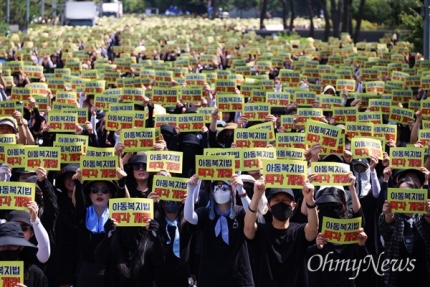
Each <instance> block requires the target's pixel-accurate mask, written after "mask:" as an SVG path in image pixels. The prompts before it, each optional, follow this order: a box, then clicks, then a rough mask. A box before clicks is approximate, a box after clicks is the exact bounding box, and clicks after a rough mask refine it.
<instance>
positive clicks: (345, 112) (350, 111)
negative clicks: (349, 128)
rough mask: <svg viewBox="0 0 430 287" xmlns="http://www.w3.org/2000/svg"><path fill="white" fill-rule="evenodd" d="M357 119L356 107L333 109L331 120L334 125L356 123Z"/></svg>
mask: <svg viewBox="0 0 430 287" xmlns="http://www.w3.org/2000/svg"><path fill="white" fill-rule="evenodd" d="M357 117H358V109H357V107H343V108H341V109H333V118H334V119H335V120H336V123H346V122H356V121H357Z"/></svg>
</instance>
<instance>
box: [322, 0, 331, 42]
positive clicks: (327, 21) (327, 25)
mask: <svg viewBox="0 0 430 287" xmlns="http://www.w3.org/2000/svg"><path fill="white" fill-rule="evenodd" d="M320 4H321V9H322V11H323V14H324V22H325V29H324V40H325V41H327V40H328V37H329V36H330V17H329V14H328V9H327V0H320Z"/></svg>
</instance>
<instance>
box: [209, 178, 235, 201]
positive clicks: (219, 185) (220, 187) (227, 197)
mask: <svg viewBox="0 0 430 287" xmlns="http://www.w3.org/2000/svg"><path fill="white" fill-rule="evenodd" d="M212 195H213V198H214V200H215V202H216V203H217V204H226V203H228V202H230V201H231V198H232V194H231V187H230V185H228V184H226V183H225V182H222V181H217V182H216V183H215V185H214V187H213V193H212Z"/></svg>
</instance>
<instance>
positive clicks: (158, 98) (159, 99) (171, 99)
mask: <svg viewBox="0 0 430 287" xmlns="http://www.w3.org/2000/svg"><path fill="white" fill-rule="evenodd" d="M180 91H181V90H180V89H179V88H177V87H173V88H163V87H154V88H153V89H152V96H151V100H152V102H153V103H154V104H159V105H163V106H167V107H169V106H171V107H173V106H176V103H177V102H178V99H179V97H180V95H181V92H180Z"/></svg>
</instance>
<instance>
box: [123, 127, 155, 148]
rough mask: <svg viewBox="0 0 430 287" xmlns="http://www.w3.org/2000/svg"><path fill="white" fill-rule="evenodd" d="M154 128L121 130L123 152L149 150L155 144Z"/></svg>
mask: <svg viewBox="0 0 430 287" xmlns="http://www.w3.org/2000/svg"><path fill="white" fill-rule="evenodd" d="M156 130H157V129H155V128H135V129H126V130H121V134H120V139H121V142H122V143H124V151H125V152H135V151H143V150H151V149H153V148H154V145H155V138H156Z"/></svg>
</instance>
